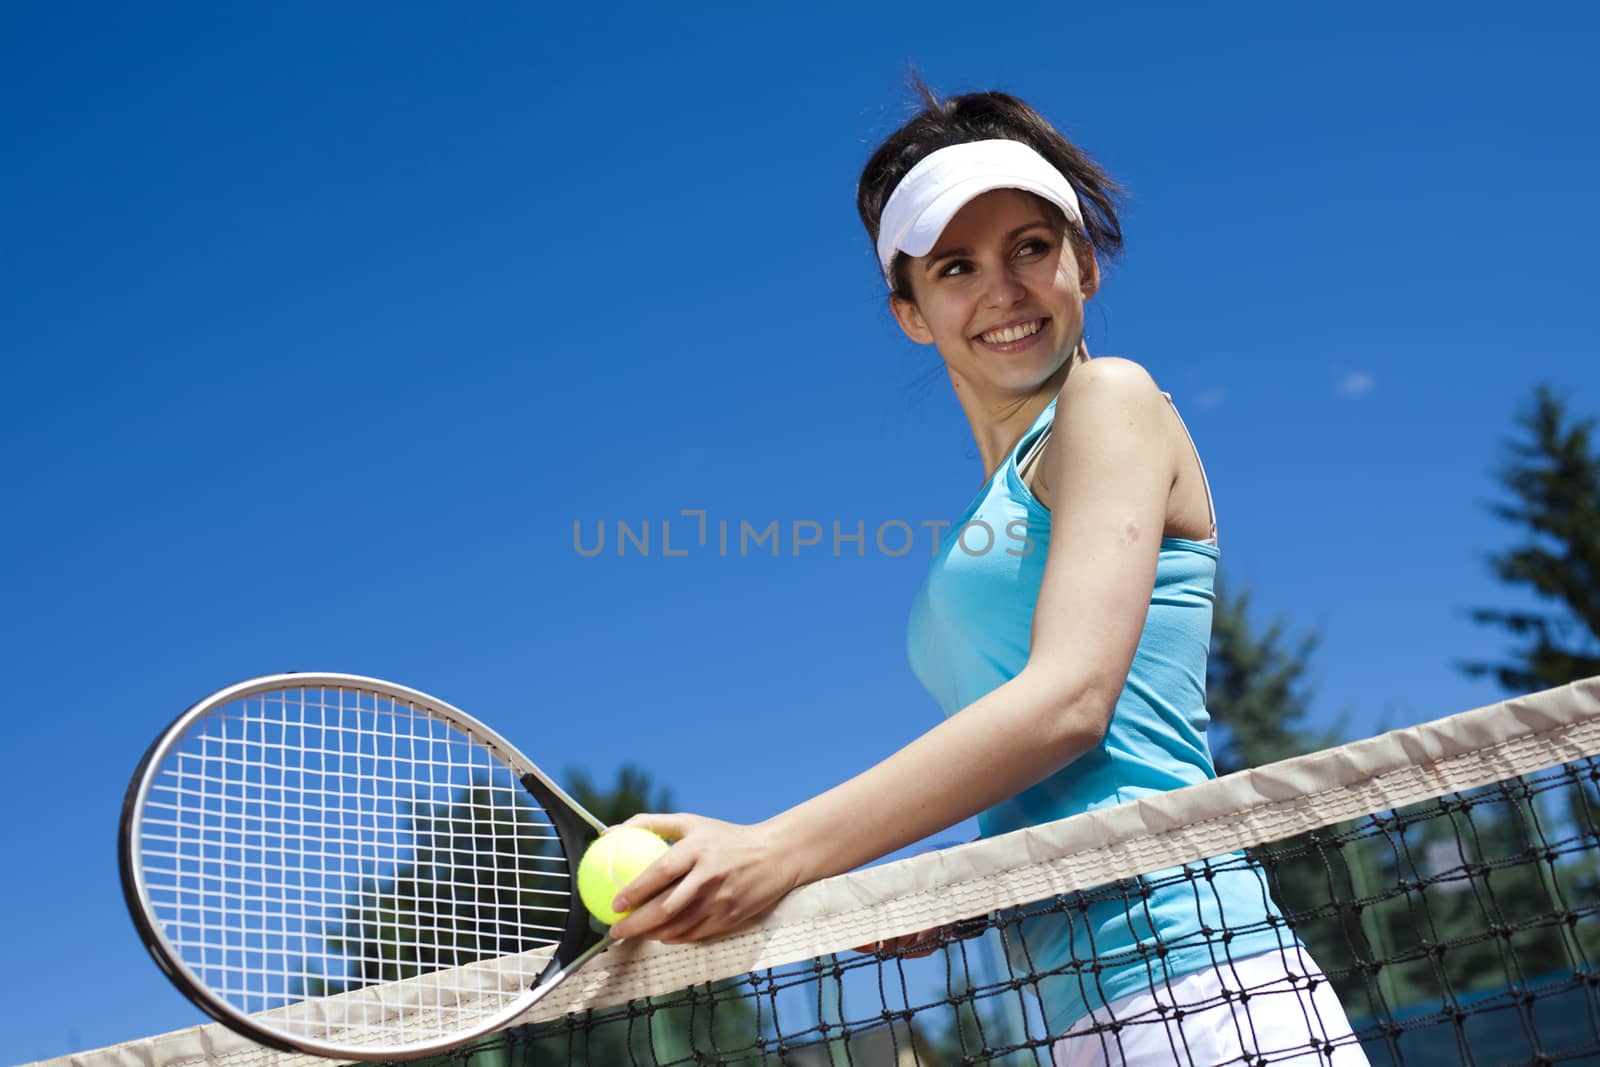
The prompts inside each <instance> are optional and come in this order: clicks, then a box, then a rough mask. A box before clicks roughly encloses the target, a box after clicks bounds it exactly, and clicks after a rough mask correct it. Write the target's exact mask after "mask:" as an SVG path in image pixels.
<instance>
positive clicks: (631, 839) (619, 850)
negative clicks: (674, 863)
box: [578, 826, 667, 926]
mask: <svg viewBox="0 0 1600 1067" xmlns="http://www.w3.org/2000/svg"><path fill="white" fill-rule="evenodd" d="M666 851H667V843H666V842H665V841H663V840H662V839H661V838H659V837H657V836H656V835H655V834H653V833H651V832H650V831H649V830H645V829H642V828H640V827H637V826H619V827H617V828H616V829H615V830H609V831H607V832H606V833H603V834H601V835H600V839H599V840H598V841H596V842H595V843H594V844H592V845H590V846H589V848H588V850H587V851H585V852H584V854H583V859H582V860H581V861H579V863H578V895H579V896H580V897H582V898H583V906H584V907H586V908H588V909H589V914H591V915H593V916H594V917H595V918H596V919H599V920H600V921H601V922H603V923H605V924H606V925H607V926H611V925H613V924H615V923H616V922H617V921H618V920H619V919H621V918H622V916H623V915H625V914H627V913H626V912H620V913H619V912H615V911H612V910H611V900H612V898H613V897H615V896H616V895H617V893H618V892H619V891H620V890H621V889H622V887H623V886H625V885H627V884H628V883H629V882H631V881H633V880H634V879H635V878H637V877H639V875H640V874H642V873H644V869H645V868H646V867H648V866H650V864H652V863H654V862H655V861H656V860H658V859H660V858H661V857H662V856H663V855H665V854H666Z"/></svg>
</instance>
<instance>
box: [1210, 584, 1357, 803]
mask: <svg viewBox="0 0 1600 1067" xmlns="http://www.w3.org/2000/svg"><path fill="white" fill-rule="evenodd" d="M1286 634H1287V627H1286V624H1285V622H1284V620H1282V619H1277V620H1274V621H1273V622H1272V623H1270V624H1268V626H1267V627H1266V629H1265V630H1262V631H1260V632H1257V631H1256V630H1255V629H1254V628H1253V626H1252V624H1251V622H1250V591H1249V590H1248V589H1241V590H1240V591H1239V593H1238V594H1237V595H1235V596H1230V595H1229V589H1228V587H1227V586H1226V585H1225V584H1224V583H1223V582H1221V581H1218V583H1217V587H1216V602H1215V605H1214V608H1213V611H1212V618H1211V657H1210V659H1209V660H1208V661H1207V663H1206V709H1207V710H1208V711H1209V712H1210V713H1211V722H1212V734H1211V756H1212V759H1213V760H1214V761H1215V762H1216V766H1217V773H1218V774H1229V773H1231V772H1233V771H1237V770H1242V769H1243V768H1245V767H1258V766H1261V765H1262V764H1265V763H1272V762H1275V761H1276V760H1280V759H1287V758H1289V757H1290V756H1297V755H1299V754H1300V753H1302V752H1306V751H1309V750H1311V749H1315V748H1321V747H1323V746H1324V745H1328V744H1331V743H1332V742H1333V740H1334V735H1333V733H1332V732H1331V731H1315V730H1312V729H1310V728H1309V727H1308V726H1306V725H1305V718H1306V713H1307V710H1308V706H1309V703H1310V699H1311V698H1310V690H1309V687H1308V685H1307V682H1306V673H1307V671H1308V670H1309V668H1310V663H1309V659H1310V656H1311V653H1312V652H1313V651H1314V650H1315V649H1316V647H1317V635H1316V634H1315V633H1308V634H1306V635H1305V636H1304V637H1302V638H1301V639H1300V640H1299V642H1298V644H1295V645H1293V646H1290V645H1288V644H1287V641H1288V638H1287V636H1286Z"/></svg>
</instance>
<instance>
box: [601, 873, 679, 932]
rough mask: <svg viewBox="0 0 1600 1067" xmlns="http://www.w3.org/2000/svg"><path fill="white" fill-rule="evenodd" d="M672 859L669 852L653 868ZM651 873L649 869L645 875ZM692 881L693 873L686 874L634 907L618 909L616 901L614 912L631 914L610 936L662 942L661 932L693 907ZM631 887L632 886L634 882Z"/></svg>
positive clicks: (629, 892) (623, 919) (631, 892)
mask: <svg viewBox="0 0 1600 1067" xmlns="http://www.w3.org/2000/svg"><path fill="white" fill-rule="evenodd" d="M671 858H672V853H670V852H669V853H667V855H665V856H663V857H661V859H659V860H657V861H656V862H655V863H654V864H652V865H651V867H652V868H653V867H655V866H659V865H661V864H663V863H666V862H667V861H668V860H669V859H671ZM689 866H690V868H692V867H693V862H692V861H690V863H689ZM649 873H650V871H649V870H648V869H647V870H646V871H645V874H649ZM645 874H641V875H640V876H639V878H638V879H635V881H639V880H642V879H643V878H644V877H645ZM693 881H694V879H693V876H692V874H688V873H686V874H685V876H683V877H681V878H679V879H678V880H677V881H676V882H674V883H672V884H671V885H668V886H666V887H664V891H663V892H660V893H657V894H656V895H654V896H652V897H650V898H649V899H648V900H646V901H644V902H643V903H641V904H640V905H639V906H638V907H635V908H630V909H624V908H619V907H617V905H616V903H615V902H613V904H612V907H613V908H614V909H615V910H617V911H624V910H626V911H629V912H630V914H628V915H625V916H623V917H622V919H620V920H619V921H618V922H617V923H616V924H615V925H614V926H612V927H611V936H612V937H614V938H629V937H651V938H657V939H659V938H660V936H661V934H662V932H663V931H664V930H666V929H667V928H668V926H670V925H671V924H672V923H674V922H675V921H677V920H678V919H679V918H680V916H681V915H682V914H683V912H684V911H685V910H686V909H689V908H692V907H693V906H694V901H695V891H694V888H693V885H691V883H692V882H693ZM629 884H630V885H632V884H633V883H629ZM628 897H629V898H632V897H633V890H632V889H629V890H628ZM617 899H618V900H623V899H624V898H623V897H621V896H620V895H619V896H618V898H617Z"/></svg>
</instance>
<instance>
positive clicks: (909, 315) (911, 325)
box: [889, 293, 933, 345]
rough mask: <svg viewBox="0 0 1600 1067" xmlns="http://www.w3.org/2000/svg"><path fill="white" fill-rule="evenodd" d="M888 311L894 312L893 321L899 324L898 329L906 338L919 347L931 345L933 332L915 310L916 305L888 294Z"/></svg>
mask: <svg viewBox="0 0 1600 1067" xmlns="http://www.w3.org/2000/svg"><path fill="white" fill-rule="evenodd" d="M889 310H890V311H892V312H894V321H896V322H898V323H899V324H900V329H901V330H903V331H905V335H906V336H907V337H909V338H911V339H912V340H913V341H915V342H916V343H917V344H919V345H931V344H933V331H932V330H930V329H928V324H927V323H926V322H924V321H923V320H922V312H921V311H918V310H917V305H915V304H913V303H912V302H911V301H909V300H906V299H905V298H903V297H900V296H897V295H895V294H894V293H890V294H889Z"/></svg>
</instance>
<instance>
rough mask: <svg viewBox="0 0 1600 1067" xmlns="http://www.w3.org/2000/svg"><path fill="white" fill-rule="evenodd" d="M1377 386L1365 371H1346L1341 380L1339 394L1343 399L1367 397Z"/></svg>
mask: <svg viewBox="0 0 1600 1067" xmlns="http://www.w3.org/2000/svg"><path fill="white" fill-rule="evenodd" d="M1375 384H1377V383H1376V382H1374V381H1373V380H1372V375H1370V374H1368V373H1367V372H1366V371H1364V370H1352V371H1345V372H1344V373H1343V374H1342V375H1341V376H1340V378H1339V385H1338V392H1339V395H1340V396H1343V397H1351V398H1354V397H1358V396H1366V395H1367V394H1368V393H1370V392H1372V387H1373V386H1374V385H1375Z"/></svg>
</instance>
